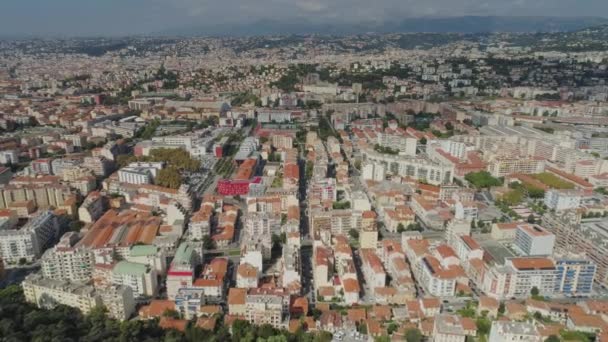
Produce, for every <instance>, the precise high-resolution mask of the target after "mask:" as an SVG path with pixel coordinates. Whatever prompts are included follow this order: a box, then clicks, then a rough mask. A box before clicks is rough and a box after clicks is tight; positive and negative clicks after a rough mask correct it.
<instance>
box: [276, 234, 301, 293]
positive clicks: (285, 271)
mask: <svg viewBox="0 0 608 342" xmlns="http://www.w3.org/2000/svg"><path fill="white" fill-rule="evenodd" d="M281 261H282V268H281V273H282V281H283V282H282V283H283V286H284V287H288V286H289V284H294V283H301V281H302V279H301V276H300V274H301V272H302V264H301V257H300V249H299V248H298V247H297V246H293V245H291V244H284V245H283V258H282V259H281Z"/></svg>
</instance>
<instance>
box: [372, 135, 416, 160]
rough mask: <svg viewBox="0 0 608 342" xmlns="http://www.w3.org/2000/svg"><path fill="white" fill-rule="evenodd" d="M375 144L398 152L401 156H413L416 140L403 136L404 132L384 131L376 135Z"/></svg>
mask: <svg viewBox="0 0 608 342" xmlns="http://www.w3.org/2000/svg"><path fill="white" fill-rule="evenodd" d="M377 138H378V140H377V144H378V145H380V146H382V147H389V148H392V149H395V150H397V151H399V152H400V153H401V154H403V155H407V156H415V155H416V147H417V146H418V140H417V139H415V138H412V137H411V136H409V135H407V134H405V131H403V132H399V131H398V130H391V129H386V130H385V131H384V132H382V133H380V134H378V137H377Z"/></svg>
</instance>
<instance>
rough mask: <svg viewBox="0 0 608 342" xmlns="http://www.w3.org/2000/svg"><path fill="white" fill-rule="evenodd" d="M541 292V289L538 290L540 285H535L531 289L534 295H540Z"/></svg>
mask: <svg viewBox="0 0 608 342" xmlns="http://www.w3.org/2000/svg"><path fill="white" fill-rule="evenodd" d="M539 293H540V291H539V290H538V287H536V286H534V287H533V288H532V289H531V290H530V294H531V295H532V296H534V297H536V296H538V295H539Z"/></svg>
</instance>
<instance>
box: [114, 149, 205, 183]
mask: <svg viewBox="0 0 608 342" xmlns="http://www.w3.org/2000/svg"><path fill="white" fill-rule="evenodd" d="M133 162H164V163H165V168H163V169H162V170H160V171H159V172H158V174H157V175H156V179H155V180H154V183H155V184H156V185H159V186H164V187H167V188H171V189H177V188H179V187H180V185H181V184H182V173H183V172H195V171H197V170H198V169H199V167H200V162H199V161H198V160H196V159H193V158H192V157H190V154H189V153H188V152H187V151H186V150H183V149H171V148H158V149H155V150H152V152H150V155H149V156H132V155H120V156H118V158H117V163H118V165H119V166H120V167H124V166H126V165H128V164H130V163H133Z"/></svg>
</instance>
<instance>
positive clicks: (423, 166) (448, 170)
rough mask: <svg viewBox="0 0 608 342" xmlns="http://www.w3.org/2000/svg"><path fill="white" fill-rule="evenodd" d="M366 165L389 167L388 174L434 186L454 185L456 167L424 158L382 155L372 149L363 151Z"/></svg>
mask: <svg viewBox="0 0 608 342" xmlns="http://www.w3.org/2000/svg"><path fill="white" fill-rule="evenodd" d="M361 154H362V157H363V158H364V160H365V163H369V164H372V163H373V164H383V165H387V170H386V172H387V173H391V174H393V175H395V176H401V177H410V178H415V179H422V180H425V181H426V182H428V183H429V184H432V185H441V184H447V183H452V180H453V177H454V167H453V166H450V165H442V164H439V163H436V162H434V161H432V160H430V159H428V158H425V157H423V156H415V157H413V156H400V155H397V156H396V155H390V154H381V153H378V152H376V151H374V150H372V149H369V148H366V149H362V150H361Z"/></svg>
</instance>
